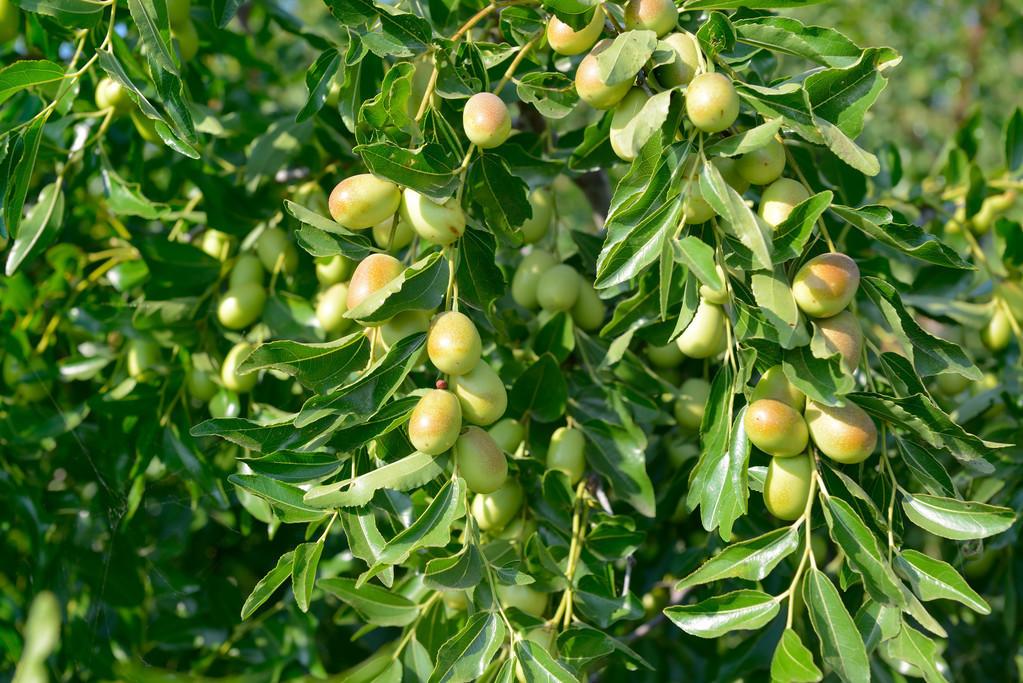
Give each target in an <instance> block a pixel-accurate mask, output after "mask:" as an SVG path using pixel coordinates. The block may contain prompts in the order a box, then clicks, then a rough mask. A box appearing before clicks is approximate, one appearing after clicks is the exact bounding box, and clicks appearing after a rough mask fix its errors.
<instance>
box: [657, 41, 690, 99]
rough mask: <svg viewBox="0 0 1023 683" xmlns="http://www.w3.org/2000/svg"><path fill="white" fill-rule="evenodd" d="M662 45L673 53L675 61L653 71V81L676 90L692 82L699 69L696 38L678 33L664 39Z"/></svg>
mask: <svg viewBox="0 0 1023 683" xmlns="http://www.w3.org/2000/svg"><path fill="white" fill-rule="evenodd" d="M664 43H665V44H667V46H668V47H669V48H671V51H672V52H674V53H675V61H674V62H672V63H671V64H665V65H663V66H659V67H657V68H655V69H654V79H655V80H656V81H657V82H658V83H660V84H661V85H662V86H664V87H665V88H668V89H670V88H677V87H678V86H680V85H686V84H688V83H689V82H690V81H692V80H693V77H694V76H695V75H696V71H697V69H699V68H700V56H699V47H697V45H696V36H694V35H693V34H692V33H689V32H688V31H678V32H676V33H672V34H670V35H667V36H665V37H664Z"/></svg>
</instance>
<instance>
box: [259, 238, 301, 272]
mask: <svg viewBox="0 0 1023 683" xmlns="http://www.w3.org/2000/svg"><path fill="white" fill-rule="evenodd" d="M256 253H257V254H259V260H260V261H262V262H263V267H264V268H266V269H267V270H268V271H270V272H271V273H273V272H275V271H276V270H277V268H278V267H280V268H281V270H283V271H284V272H285V273H294V272H295V270H297V269H298V250H297V249H295V245H294V244H292V243H291V240H289V239H288V233H286V232H284V231H283V230H281V229H280V228H268V229H266V230H264V231H263V234H261V235H260V236H259V237H258V238H257V239H256ZM278 263H280V266H278V265H277V264H278Z"/></svg>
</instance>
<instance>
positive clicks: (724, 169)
mask: <svg viewBox="0 0 1023 683" xmlns="http://www.w3.org/2000/svg"><path fill="white" fill-rule="evenodd" d="M710 163H712V164H714V168H716V169H717V170H718V173H720V174H721V178H722V179H723V180H724V181H725V182H726V183H728V184H729V185H731V187H732V189H733V190H735V191H736V192H738V193H739V194H742V193H744V192H745V191H746V190H748V189H749V181H748V180H746V179H745V178H743V177H742V176H741V175H740V174H739V162H737V161H736V160H735V159H729V158H728V157H715V158H714V159H711V161H710Z"/></svg>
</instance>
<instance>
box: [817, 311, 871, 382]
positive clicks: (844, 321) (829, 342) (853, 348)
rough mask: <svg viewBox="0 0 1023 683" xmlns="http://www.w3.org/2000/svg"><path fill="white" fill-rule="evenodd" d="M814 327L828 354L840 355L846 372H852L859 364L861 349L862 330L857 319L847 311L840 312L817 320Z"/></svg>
mask: <svg viewBox="0 0 1023 683" xmlns="http://www.w3.org/2000/svg"><path fill="white" fill-rule="evenodd" d="M814 326H815V327H816V328H817V332H818V333H819V334H820V336H821V338H822V339H823V340H824V348H826V349H827V350H828V352H829V353H840V354H842V366H843V367H844V368H845V370H846V372H853V371H854V370H855V369H856V368H857V366H859V364H860V351H861V349H862V348H863V329H862V328H861V327H860V321H859V319H858V318H857V317H856V316H855V315H853V314H852V313H851V312H849V311H842V312H841V313H839V314H838V315H833V316H831V317H830V318H818V319H817V320H815V321H814Z"/></svg>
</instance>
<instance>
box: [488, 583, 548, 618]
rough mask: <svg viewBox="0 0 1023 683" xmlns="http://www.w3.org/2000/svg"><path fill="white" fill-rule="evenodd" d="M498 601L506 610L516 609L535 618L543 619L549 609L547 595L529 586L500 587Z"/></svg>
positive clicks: (498, 588)
mask: <svg viewBox="0 0 1023 683" xmlns="http://www.w3.org/2000/svg"><path fill="white" fill-rule="evenodd" d="M497 599H498V600H500V601H501V606H502V607H504V608H505V609H508V608H510V607H515V608H517V609H520V610H522V611H523V612H525V613H526V614H531V615H533V616H534V617H542V616H543V613H544V611H546V609H547V594H546V593H541V592H540V591H538V590H536V589H535V588H530V587H529V586H518V585H511V586H498V587H497Z"/></svg>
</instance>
